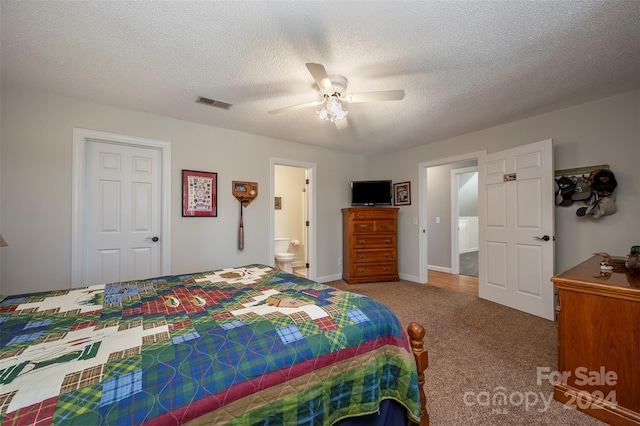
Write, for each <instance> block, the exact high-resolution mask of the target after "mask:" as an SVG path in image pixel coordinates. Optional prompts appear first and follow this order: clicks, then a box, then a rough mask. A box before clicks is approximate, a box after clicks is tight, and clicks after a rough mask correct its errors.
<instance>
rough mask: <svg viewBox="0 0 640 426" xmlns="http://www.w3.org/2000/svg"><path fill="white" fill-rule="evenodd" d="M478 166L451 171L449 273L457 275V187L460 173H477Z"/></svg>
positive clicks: (458, 270) (458, 262)
mask: <svg viewBox="0 0 640 426" xmlns="http://www.w3.org/2000/svg"><path fill="white" fill-rule="evenodd" d="M477 171H478V166H473V167H463V168H461V169H453V170H451V273H452V274H453V275H458V274H459V273H460V247H459V241H460V238H459V236H458V233H459V232H458V222H459V221H460V212H459V211H458V209H459V207H460V206H459V200H458V198H459V195H458V189H459V188H458V186H459V185H460V176H459V175H461V174H462V173H468V172H477Z"/></svg>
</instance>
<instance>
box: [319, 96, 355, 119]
mask: <svg viewBox="0 0 640 426" xmlns="http://www.w3.org/2000/svg"><path fill="white" fill-rule="evenodd" d="M316 114H317V115H318V118H319V119H320V120H329V121H331V122H332V123H334V122H335V121H336V120H343V119H345V118H346V117H347V114H349V111H345V110H343V109H342V104H341V103H340V102H339V101H338V98H337V97H336V96H331V97H329V98H328V100H327V102H326V103H325V104H324V105H323V106H322V108H321V109H320V110H319V111H316Z"/></svg>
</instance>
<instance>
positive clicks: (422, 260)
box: [418, 150, 487, 283]
mask: <svg viewBox="0 0 640 426" xmlns="http://www.w3.org/2000/svg"><path fill="white" fill-rule="evenodd" d="M485 155H487V151H486V150H483V151H476V152H470V153H467V154H461V155H456V156H454V157H448V158H442V159H439V160H431V161H425V162H422V163H418V196H419V203H418V217H419V218H420V219H419V220H420V222H419V223H420V237H419V244H418V269H419V271H420V282H421V283H427V282H428V280H429V276H428V272H427V271H428V268H427V265H428V264H429V259H428V253H429V247H428V240H429V239H428V238H427V237H428V236H427V220H428V216H427V211H428V206H427V169H428V168H429V167H434V166H442V165H444V164H450V163H457V162H458V161H465V160H476V161H478V160H479V159H480V157H482V156H485ZM480 215H482V212H480V211H479V212H478V216H480Z"/></svg>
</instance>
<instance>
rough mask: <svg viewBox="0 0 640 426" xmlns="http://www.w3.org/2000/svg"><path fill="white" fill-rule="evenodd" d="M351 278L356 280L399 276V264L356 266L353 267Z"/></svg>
mask: <svg viewBox="0 0 640 426" xmlns="http://www.w3.org/2000/svg"><path fill="white" fill-rule="evenodd" d="M351 271H352V274H351V276H352V277H354V278H359V277H369V276H377V275H379V276H384V275H398V264H397V263H395V262H390V263H378V264H376V265H360V264H354V265H353V266H352V269H351Z"/></svg>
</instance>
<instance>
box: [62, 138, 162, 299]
mask: <svg viewBox="0 0 640 426" xmlns="http://www.w3.org/2000/svg"><path fill="white" fill-rule="evenodd" d="M91 140H97V141H100V142H105V143H116V144H122V145H132V146H141V147H144V148H154V149H158V150H159V151H160V152H161V153H162V171H161V180H162V195H161V196H162V203H161V204H162V219H161V225H160V227H161V234H160V236H161V238H162V251H161V254H160V262H161V274H162V275H169V274H170V273H171V142H166V141H159V140H153V139H143V138H138V137H134V136H126V135H118V134H115V133H107V132H99V131H96V130H87V129H80V128H74V129H73V160H72V161H73V164H72V174H71V175H72V182H71V191H72V194H71V203H72V207H71V287H72V288H73V287H82V286H84V285H85V282H86V280H85V274H86V271H85V223H84V219H85V213H86V212H85V210H86V209H85V203H86V182H85V181H86V168H85V164H86V162H87V150H86V146H87V142H89V141H91Z"/></svg>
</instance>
